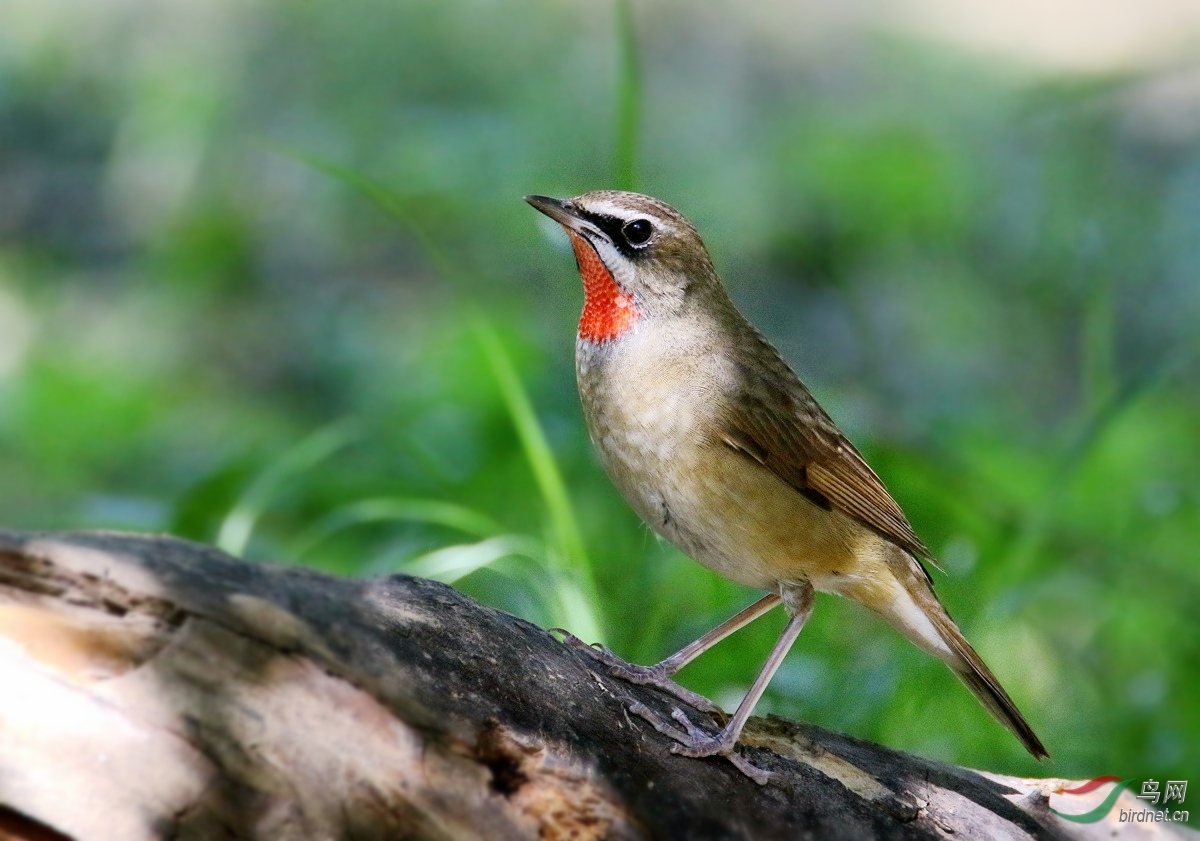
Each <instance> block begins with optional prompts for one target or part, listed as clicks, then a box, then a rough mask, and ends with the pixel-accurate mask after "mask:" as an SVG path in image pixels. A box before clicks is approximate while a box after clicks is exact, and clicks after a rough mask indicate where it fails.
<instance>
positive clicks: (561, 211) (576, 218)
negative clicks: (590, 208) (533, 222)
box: [525, 196, 603, 236]
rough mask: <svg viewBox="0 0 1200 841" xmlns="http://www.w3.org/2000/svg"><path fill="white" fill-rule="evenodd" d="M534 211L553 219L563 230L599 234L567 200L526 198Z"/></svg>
mask: <svg viewBox="0 0 1200 841" xmlns="http://www.w3.org/2000/svg"><path fill="white" fill-rule="evenodd" d="M525 201H527V202H529V203H530V204H531V205H532V206H533V208H534V210H537V211H540V212H541V213H544V214H546V215H547V216H549V217H550V218H551V219H553V220H554V221H555V222H557V223H558V224H560V225H562V226H563V227H564V228H567V229H569V230H572V231H575V232H576V233H579V234H600V235H601V236H603V234H601V232H600V230H599V228H597V227H596V226H595V225H594V224H593V223H592V222H590V221H588V220H587V219H586V218H584V216H583V215H582V214H581V213H580V212H579V208H577V207H576V206H575V203H574V202H572V201H571V200H569V199H552V198H550V197H549V196H526V197H525Z"/></svg>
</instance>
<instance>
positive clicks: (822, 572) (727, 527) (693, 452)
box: [584, 379, 873, 592]
mask: <svg viewBox="0 0 1200 841" xmlns="http://www.w3.org/2000/svg"><path fill="white" fill-rule="evenodd" d="M640 381H641V382H642V383H643V387H642V388H641V389H639V390H637V391H634V390H632V389H625V388H620V389H619V390H618V393H616V394H612V393H610V394H608V395H606V396H607V399H605V400H596V399H595V398H596V395H595V394H591V395H585V400H584V408H585V414H586V415H587V419H588V426H589V431H590V432H591V434H592V440H593V442H594V444H595V445H596V448H597V450H598V452H599V454H600V457H601V461H602V462H603V463H604V466H605V468H606V470H607V472H608V474H609V476H610V478H611V479H612V480H613V483H614V484H615V485H616V486H617V488H618V489H619V490H620V491H621V493H622V494H623V495H624V496H625V498H626V500H627V501H628V502H629V503H630V505H631V506H632V507H633V509H634V510H635V511H636V512H637V513H638V514H639V515H640V516H641V517H642V519H643V520H645V521H646V523H647V524H648V525H649V526H650V527H651V528H653V529H654V530H655V531H656V532H657V533H658V534H660V535H662V536H663V537H664V538H666V539H667V540H669V541H671V542H672V543H674V544H675V545H676V546H678V547H679V548H680V549H681V550H683V551H684V552H685V553H687V554H688V555H689V556H691V557H692V558H694V559H695V560H696V561H698V562H699V563H701V564H703V565H704V566H706V567H708V568H709V569H711V570H712V571H713V572H716V573H717V574H718V575H721V576H724V577H725V578H728V579H730V580H733V581H736V582H738V583H740V584H745V585H747V586H751V587H757V588H761V589H765V590H778V589H779V587H780V585H783V584H787V583H789V582H797V581H799V580H801V579H807V580H809V581H811V582H812V584H813V585H814V586H815V587H816V588H817V589H820V590H826V591H833V592H837V591H838V590H840V589H841V587H840V584H841V583H842V582H843V581H847V580H854V579H855V578H857V577H858V574H860V573H861V572H862V570H860V569H858V567H859V566H860V561H859V558H860V557H861V556H862V555H863V552H862V549H863V548H865V547H863V546H861V545H860V544H861V543H862V541H863V539H864V538H868V537H869V538H872V539H873V535H870V534H869V533H868V532H866V531H865V530H864V529H862V528H861V527H860V526H858V525H857V524H855V523H854V522H853V521H851V520H849V519H847V518H845V517H843V516H842V515H841V514H837V513H835V512H831V511H827V510H825V509H822V508H819V507H817V506H816V505H815V504H813V503H812V502H810V501H809V500H808V499H806V498H805V497H804V496H802V495H801V494H800V493H799V492H797V491H796V490H795V489H794V488H792V487H790V486H788V485H787V484H785V483H784V482H783V481H782V480H781V479H779V478H778V477H776V476H775V475H774V474H773V473H771V472H770V471H768V470H767V469H765V468H764V467H762V466H761V465H759V464H757V463H755V462H752V461H751V460H750V459H748V458H747V457H746V456H744V455H743V454H741V453H739V452H737V451H735V450H733V449H731V448H730V447H728V446H727V445H725V444H724V443H722V442H721V441H720V439H719V436H717V435H716V434H715V433H714V429H715V425H714V423H713V420H712V418H711V417H710V416H709V415H708V413H707V411H706V409H707V404H706V403H705V401H704V395H703V394H699V393H695V392H692V393H689V392H687V391H683V390H681V389H678V388H675V387H664V388H656V387H654V383H653V381H649V380H646V379H642V380H640ZM589 398H591V399H589ZM601 407H602V408H601Z"/></svg>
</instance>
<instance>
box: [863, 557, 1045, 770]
mask: <svg viewBox="0 0 1200 841" xmlns="http://www.w3.org/2000/svg"><path fill="white" fill-rule="evenodd" d="M904 560H905V563H904V566H903V568H902V569H899V570H897V569H895V566H897V565H896V564H889V566H892V567H893V570H892V571H893V573H894V574H895V575H896V578H897V579H898V580H897V583H898V584H899V585H901V586H900V587H899V588H898V589H901V590H903V591H904V593H905V595H907V596H908V597H909V598H908V599H904V598H903V597H901V598H896V599H893V600H892V602H891V605H890V606H889V607H887V608H884V609H882V610H879V608H876V609H877V610H879V612H880V613H881V614H883V616H884V618H885V619H887V620H888V621H889V622H890V623H891V624H892V625H893V626H895V627H896V628H897V630H899V631H900V632H901V633H903V634H904V635H905V636H906V637H908V638H909V639H910V640H911V641H912V642H914V643H915V644H916V645H917V646H918V647H920V648H922V649H924V650H926V651H928V652H929V653H931V654H933V655H934V656H935V657H937V658H938V659H940V660H942V661H943V662H945V663H946V665H948V666H949V667H950V668H951V669H952V670H953V671H954V673H955V674H956V675H958V677H959V679H960V680H961V681H962V682H963V683H964V684H966V686H967V689H970V690H971V694H972V695H974V696H975V697H976V698H978V699H979V702H980V703H981V704H983V706H984V707H986V708H987V710H988V712H990V713H991V714H992V715H993V716H995V718H996V720H997V721H999V722H1000V723H1001V724H1003V725H1004V726H1005V727H1007V728H1008V729H1009V730H1011V731H1012V734H1013V735H1014V736H1016V737H1017V739H1019V740H1020V742H1021V744H1023V745H1024V746H1025V749H1026V750H1028V751H1029V752H1030V753H1031V754H1033V756H1034V758H1036V759H1048V758H1049V757H1050V754H1048V753H1047V752H1046V748H1045V746H1044V745H1043V744H1042V742H1041V740H1040V739H1039V738H1038V737H1037V735H1036V734H1035V733H1034V732H1033V728H1032V727H1030V726H1029V722H1028V721H1026V720H1025V716H1023V715H1021V711H1020V710H1019V709H1017V705H1016V703H1014V702H1013V699H1012V698H1010V697H1009V695H1008V693H1007V692H1005V691H1004V687H1002V686H1001V685H1000V681H999V680H997V679H996V676H995V675H994V674H992V670H991V669H989V668H988V667H987V664H986V663H984V662H983V658H981V657H980V656H979V654H977V653H976V651H975V649H974V648H972V647H971V644H970V643H969V642H967V638H966V637H964V636H963V635H962V631H960V630H959V629H958V626H957V625H956V624H954V620H953V619H951V618H950V614H948V613H947V612H946V609H945V608H944V607H942V603H941V601H939V600H938V597H937V595H936V594H935V593H934V592H933V588H932V587H931V586H930V584H929V582H928V580H927V579H926V577H925V576H924V575H923V574H921V572H919V570H920V567H919V566H918V565H917V562H916V561H915V560H914V559H912V558H911V556H908V555H907V553H905V558H904ZM905 602H907V604H905ZM922 620H925V621H922ZM931 626H932V627H931ZM931 631H933V632H935V634H936V637H935V634H933V633H930V632H931Z"/></svg>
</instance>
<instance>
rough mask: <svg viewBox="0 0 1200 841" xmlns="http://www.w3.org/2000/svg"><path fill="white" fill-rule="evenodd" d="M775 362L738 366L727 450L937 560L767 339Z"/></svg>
mask: <svg viewBox="0 0 1200 841" xmlns="http://www.w3.org/2000/svg"><path fill="white" fill-rule="evenodd" d="M762 345H763V346H764V347H765V348H767V349H768V351H769V352H768V353H767V354H766V357H768V358H769V361H768V364H766V365H765V366H764V365H763V360H764V357H763V356H757V357H756V359H755V364H741V365H739V366H738V372H737V373H738V379H739V380H740V382H739V387H738V388H737V389H736V392H737V396H736V397H735V398H734V399H733V400H732V401H730V403H729V407H728V409H727V411H726V413H725V416H724V417H723V418H722V421H721V428H720V435H721V439H722V441H723V442H724V444H725V445H727V446H729V447H731V448H733V449H734V450H737V451H738V452H741V453H743V454H744V455H746V456H747V457H748V458H750V459H753V460H754V461H756V462H758V463H759V464H761V465H762V466H763V467H765V468H767V469H768V470H770V471H771V472H772V473H774V474H775V475H777V476H778V477H779V478H780V479H782V480H783V481H785V482H787V483H788V484H789V485H791V486H792V487H793V488H795V489H796V490H797V491H799V492H800V493H801V494H803V495H804V496H805V497H807V498H808V499H809V500H810V501H813V502H815V503H817V504H818V505H822V506H823V507H825V508H833V509H836V510H838V511H840V512H842V513H843V514H845V515H846V516H848V517H851V518H853V519H855V520H857V521H858V522H860V523H862V524H863V525H865V526H866V527H867V528H869V529H871V530H872V531H874V532H875V533H877V534H879V535H881V536H882V537H884V538H886V539H887V540H890V541H891V542H892V543H895V544H896V545H897V546H899V547H901V548H902V549H905V550H906V551H908V552H910V553H912V554H913V555H916V556H918V557H922V558H928V559H930V560H933V555H932V554H931V553H930V551H929V549H928V548H926V546H925V544H924V543H922V542H921V539H920V538H919V537H917V535H916V532H914V531H913V528H912V526H911V525H910V524H909V522H908V518H907V517H905V516H904V512H903V511H902V510H901V509H900V506H899V505H898V504H897V503H896V501H895V500H894V499H892V497H891V494H889V493H888V491H887V488H885V487H884V485H883V482H882V481H881V480H880V479H879V477H878V476H877V475H875V471H874V470H872V469H871V468H870V466H869V465H868V464H867V462H866V461H865V460H864V459H863V457H862V455H860V454H859V452H858V450H856V449H855V448H854V445H853V444H851V443H850V441H849V440H848V439H847V438H846V436H845V435H843V434H842V433H841V431H840V430H839V429H838V428H837V426H836V425H835V424H834V422H833V420H832V419H830V417H829V415H827V414H826V413H825V410H824V409H822V408H821V407H820V405H818V404H817V401H816V400H815V399H813V397H812V395H811V394H809V393H808V390H807V389H806V388H805V387H804V386H803V384H801V383H800V381H799V380H798V379H797V378H796V375H795V374H793V373H792V371H791V369H790V368H788V367H787V364H786V363H785V362H784V361H783V359H782V358H781V357H780V356H779V354H778V353H777V352H775V349H774V348H772V347H771V346H770V345H769V344H768V343H767V342H766V341H765V340H763V341H762Z"/></svg>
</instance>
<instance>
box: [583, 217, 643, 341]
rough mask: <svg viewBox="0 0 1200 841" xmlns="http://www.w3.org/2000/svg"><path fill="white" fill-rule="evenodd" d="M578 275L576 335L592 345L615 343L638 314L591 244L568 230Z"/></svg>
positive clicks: (631, 326)
mask: <svg viewBox="0 0 1200 841" xmlns="http://www.w3.org/2000/svg"><path fill="white" fill-rule="evenodd" d="M567 233H568V234H569V235H570V237H571V245H572V247H574V249H575V259H576V261H577V262H578V263H579V274H580V275H582V277H583V315H581V316H580V317H579V335H580V336H581V337H582V338H584V339H587V340H588V341H591V342H607V341H609V340H611V339H618V338H620V337H621V336H623V335H625V334H626V333H628V332H629V331H630V330H631V329H632V328H633V323H634V322H635V321H637V317H638V313H637V310H636V309H634V306H633V299H632V298H630V297H629V296H628V295H626V294H625V293H624V292H622V291H621V287H619V286H617V282H616V281H615V280H613V276H612V273H611V272H609V270H608V268H607V267H605V265H604V261H603V260H601V259H600V255H599V254H597V253H596V249H594V248H592V246H591V243H589V242H588V241H587V240H586V239H584V238H583V237H582V236H580V235H579V234H577V233H575V232H574V231H572V230H569V229H568V230H567Z"/></svg>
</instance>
